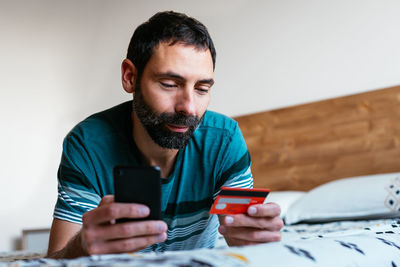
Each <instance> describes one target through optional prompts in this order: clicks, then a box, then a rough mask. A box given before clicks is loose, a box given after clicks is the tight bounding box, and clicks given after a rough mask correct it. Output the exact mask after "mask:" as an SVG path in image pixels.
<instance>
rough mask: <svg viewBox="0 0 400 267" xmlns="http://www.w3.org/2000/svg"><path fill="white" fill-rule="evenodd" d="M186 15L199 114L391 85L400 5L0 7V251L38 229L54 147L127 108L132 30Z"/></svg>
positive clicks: (49, 200)
mask: <svg viewBox="0 0 400 267" xmlns="http://www.w3.org/2000/svg"><path fill="white" fill-rule="evenodd" d="M166 9H173V10H176V11H182V12H186V13H187V14H189V15H191V16H194V17H196V18H198V19H199V20H200V21H202V22H203V23H204V24H206V25H207V27H208V28H209V31H210V32H211V34H212V36H213V39H214V42H215V45H216V48H217V53H218V56H217V69H216V84H215V86H214V87H213V92H212V102H211V105H210V109H212V110H216V111H219V112H222V113H226V114H228V115H239V114H246V113H251V112H255V111H261V110H269V109H273V108H278V107H284V106H288V105H293V104H299V103H305V102H310V101H314V100H320V99H326V98H330V97H334V96H341V95H347V94H352V93H356V92H361V91H366V90H371V89H377V88H382V87H387V86H392V85H398V84H400V49H399V47H400V34H399V29H400V16H399V11H400V2H399V1H396V0H393V1H389V0H384V1H371V0H360V1H355V0H347V1H346V0H337V1H327V0H326V1H324V0H304V1H296V0H292V1H279V0H276V1H272V0H271V1H268V0H267V1H262V0H259V1H255V0H253V1H247V0H220V1H212V0H206V1H204V0H203V1H185V0H181V1H153V0H152V1H149V0H147V1H130V0H126V1H101V0H97V1H95V0H93V1H81V0H75V1H54V0H42V1H39V0H36V1H30V0H26V1H18V0H16V1H12V0H10V1H3V0H0V122H1V136H0V149H1V150H0V166H1V168H0V203H1V204H0V216H1V220H0V224H1V227H0V236H1V238H0V251H4V250H11V249H13V246H14V244H13V242H14V241H13V240H14V239H15V238H17V237H18V236H19V235H20V233H21V230H22V229H23V228H41V227H48V226H49V225H50V223H51V219H52V209H53V207H54V204H55V200H56V196H57V191H56V186H57V184H56V172H57V167H58V163H59V159H60V154H61V144H62V139H63V137H64V136H65V134H66V133H67V132H68V130H69V129H71V128H72V126H73V125H74V124H76V123H77V122H78V121H80V120H82V119H83V118H85V117H86V116H88V115H89V114H91V113H93V112H96V111H99V110H101V109H104V108H107V107H110V106H112V105H115V104H117V103H119V102H122V101H124V100H127V99H130V96H129V95H127V94H125V93H124V92H123V90H122V89H121V86H120V77H119V71H120V70H119V67H120V62H121V60H122V59H123V58H124V55H125V51H126V48H127V45H128V42H129V39H130V37H131V34H132V32H133V30H134V29H135V27H136V26H137V25H138V24H139V23H141V22H143V21H144V20H146V19H147V18H149V17H150V16H151V15H152V14H154V13H155V12H156V11H160V10H166Z"/></svg>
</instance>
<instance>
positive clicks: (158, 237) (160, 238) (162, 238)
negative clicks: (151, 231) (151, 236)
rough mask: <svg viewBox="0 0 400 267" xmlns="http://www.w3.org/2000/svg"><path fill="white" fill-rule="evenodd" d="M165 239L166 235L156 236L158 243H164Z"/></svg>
mask: <svg viewBox="0 0 400 267" xmlns="http://www.w3.org/2000/svg"><path fill="white" fill-rule="evenodd" d="M165 237H166V235H165V233H162V234H159V235H158V236H157V240H158V241H160V242H161V241H164V240H165Z"/></svg>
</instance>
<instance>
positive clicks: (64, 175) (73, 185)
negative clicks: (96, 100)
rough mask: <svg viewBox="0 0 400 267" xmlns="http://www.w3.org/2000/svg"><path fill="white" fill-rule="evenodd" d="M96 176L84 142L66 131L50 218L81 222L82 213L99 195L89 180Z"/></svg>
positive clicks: (90, 206)
mask: <svg viewBox="0 0 400 267" xmlns="http://www.w3.org/2000/svg"><path fill="white" fill-rule="evenodd" d="M91 177H95V172H94V168H93V167H92V164H91V160H90V156H89V154H88V153H87V149H85V147H84V145H83V142H82V141H81V140H80V138H79V137H78V136H76V135H74V134H71V133H70V134H69V135H68V136H67V137H66V138H65V139H64V143H63V152H62V157H61V163H60V166H59V169H58V173H57V178H58V199H57V203H56V206H55V209H54V214H53V217H54V218H57V219H60V220H65V221H69V222H73V223H78V224H82V215H83V214H84V213H85V212H87V211H89V210H91V209H93V208H95V207H97V206H98V204H99V202H100V200H101V197H100V196H99V194H98V190H96V188H95V187H94V185H93V183H92V182H91V181H90V178H91Z"/></svg>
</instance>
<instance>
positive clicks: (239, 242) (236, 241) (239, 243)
mask: <svg viewBox="0 0 400 267" xmlns="http://www.w3.org/2000/svg"><path fill="white" fill-rule="evenodd" d="M227 242H228V244H229V245H230V246H250V245H259V244H263V243H261V242H253V241H247V240H243V239H236V238H229V241H227Z"/></svg>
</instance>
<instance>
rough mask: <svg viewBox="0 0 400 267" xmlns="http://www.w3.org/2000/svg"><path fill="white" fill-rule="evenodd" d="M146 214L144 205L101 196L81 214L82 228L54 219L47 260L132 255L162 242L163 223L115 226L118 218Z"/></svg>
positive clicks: (147, 212)
mask: <svg viewBox="0 0 400 267" xmlns="http://www.w3.org/2000/svg"><path fill="white" fill-rule="evenodd" d="M149 213H150V210H149V208H148V207H146V206H144V205H141V204H128V203H115V202H114V196H105V197H103V199H102V200H101V202H100V204H99V206H98V207H97V208H95V209H93V210H91V211H88V212H86V213H85V214H83V216H82V223H83V224H82V226H80V225H78V224H74V223H70V222H66V221H62V220H58V219H54V222H53V225H52V227H51V232H50V242H49V249H48V255H47V257H49V258H76V257H79V256H87V255H92V254H110V253H123V252H133V251H138V250H141V249H144V248H146V247H148V246H150V245H152V244H155V243H159V242H163V241H165V239H166V238H167V234H166V231H167V228H168V227H167V225H166V223H165V222H163V221H150V220H149V221H146V220H143V221H135V222H124V223H115V220H116V219H120V218H135V219H139V218H145V217H147V216H148V215H149Z"/></svg>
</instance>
